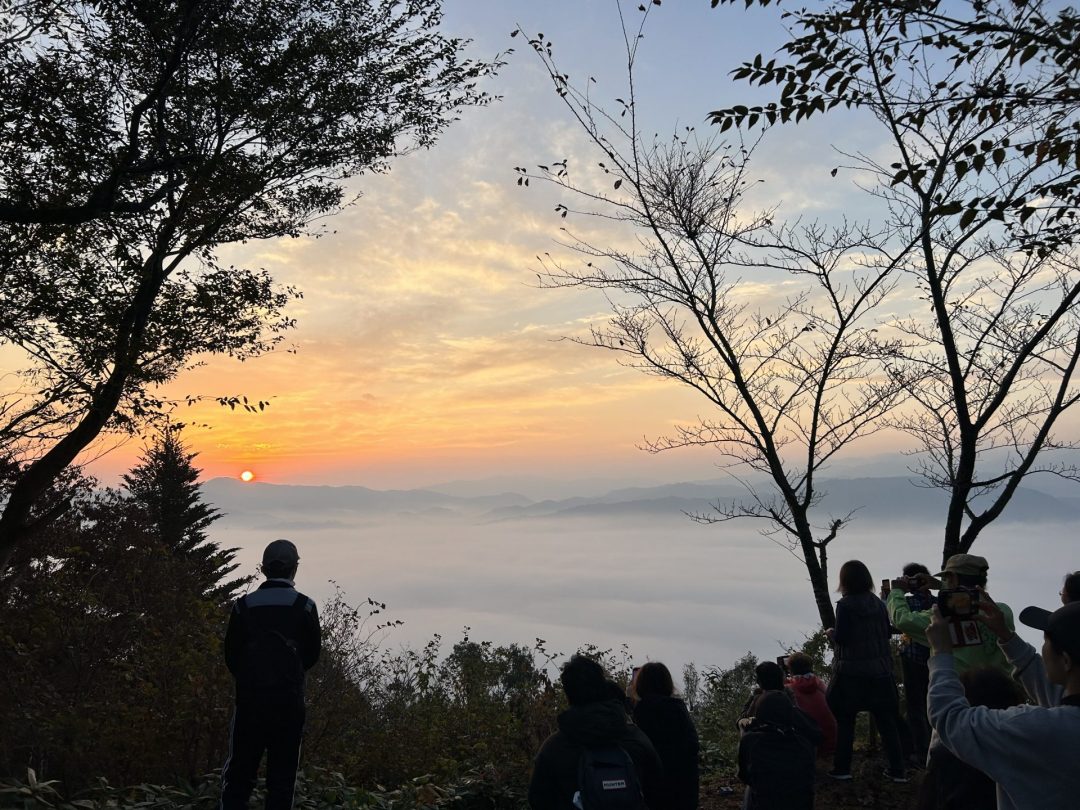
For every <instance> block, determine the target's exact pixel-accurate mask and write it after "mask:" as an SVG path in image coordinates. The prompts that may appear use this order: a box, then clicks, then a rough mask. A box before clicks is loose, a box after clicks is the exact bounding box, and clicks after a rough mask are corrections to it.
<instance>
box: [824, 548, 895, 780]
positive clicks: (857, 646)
mask: <svg viewBox="0 0 1080 810" xmlns="http://www.w3.org/2000/svg"><path fill="white" fill-rule="evenodd" d="M873 589H874V580H873V579H872V578H871V576H870V571H869V570H868V569H867V567H866V566H865V565H864V564H863V563H862V562H861V561H859V560H849V561H848V562H846V563H844V564H843V565H842V566H841V567H840V589H839V590H840V593H841V594H842V598H841V599H840V601H839V602H837V603H836V627H835V628H830V631H829V638H830V640H831V641H832V642H833V645H834V646H835V648H836V655H835V658H834V670H835V674H834V675H833V678H832V681H831V682H830V683H829V688H828V693H827V695H826V699H827V701H828V703H829V708H830V709H832V713H833V716H835V717H836V754H835V755H834V757H833V769H832V770H831V771H830V772H829V776H831V777H832V778H834V779H840V780H845V781H846V780H850V779H851V755H852V749H853V747H854V745H855V718H856V717H857V716H858V714H859V712H861V711H868V712H870V713H871V714H872V715H873V717H874V719H875V720H876V721H877V724H878V731H879V732H880V733H881V742H882V744H883V745H884V747H885V753H886V755H887V756H888V760H889V767H888V770H887V771H886V772H885V775H886V776H887V777H888V778H889V779H891V780H892V781H894V782H906V781H907V777H906V775H905V771H904V756H903V751H902V748H901V745H900V732H899V719H900V711H899V708H900V698H899V695H897V692H896V681H895V680H894V678H893V665H892V650H891V649H890V648H889V636H890V635H891V633H890V628H889V617H888V616H887V615H886V612H885V605H884V604H883V603H882V601H881V600H880V599H878V597H877V596H876V595H875V594H874V593H873Z"/></svg>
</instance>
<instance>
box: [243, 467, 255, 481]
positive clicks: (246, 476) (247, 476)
mask: <svg viewBox="0 0 1080 810" xmlns="http://www.w3.org/2000/svg"><path fill="white" fill-rule="evenodd" d="M240 480H241V481H243V482H244V483H245V484H246V483H248V482H249V481H254V480H255V473H253V472H252V471H251V470H244V471H243V472H242V473H240Z"/></svg>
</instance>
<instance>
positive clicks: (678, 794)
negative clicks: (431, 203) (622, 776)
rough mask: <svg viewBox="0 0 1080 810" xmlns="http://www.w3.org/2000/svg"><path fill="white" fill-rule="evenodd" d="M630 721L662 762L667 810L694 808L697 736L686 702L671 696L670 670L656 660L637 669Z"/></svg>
mask: <svg viewBox="0 0 1080 810" xmlns="http://www.w3.org/2000/svg"><path fill="white" fill-rule="evenodd" d="M634 693H635V697H636V698H637V702H636V703H635V704H634V723H635V724H636V725H637V726H638V728H640V729H641V730H642V731H644V732H645V735H646V736H647V737H648V738H649V740H651V741H652V744H653V748H655V749H656V753H658V754H659V755H660V761H661V762H663V764H664V794H665V795H666V796H667V806H668V807H669V808H670V809H671V810H697V806H698V736H697V729H695V728H694V721H693V720H691V719H690V712H689V711H687V709H686V704H685V703H683V701H682V700H680V699H679V698H677V697H676V696H675V684H674V682H673V681H672V679H671V672H670V671H669V670H668V668H667V667H666V666H664V665H663V664H661V663H660V662H659V661H650V662H649V663H647V664H645V666H643V667H642V668H641V669H640V670H638V673H637V677H636V678H635V680H634Z"/></svg>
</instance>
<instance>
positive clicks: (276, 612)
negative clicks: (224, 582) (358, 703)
mask: <svg viewBox="0 0 1080 810" xmlns="http://www.w3.org/2000/svg"><path fill="white" fill-rule="evenodd" d="M299 561H300V556H299V554H298V553H297V551H296V546H295V545H293V544H292V543H290V542H289V541H288V540H275V541H274V542H272V543H271V544H270V545H268V546H267V547H266V550H265V551H264V552H263V560H262V572H263V574H265V575H266V581H265V582H264V583H263V584H262V585H260V586H259V588H258V589H257V590H256V591H254V592H253V593H249V594H246V595H244V596H241V597H240V598H239V599H237V600H236V603H235V604H234V605H233V609H232V613H231V614H230V616H229V627H228V630H227V631H226V632H225V663H226V664H227V665H228V667H229V671H230V672H232V674H233V677H234V678H235V679H236V710H235V712H234V713H233V720H232V728H231V730H230V732H229V758H228V759H227V760H226V761H225V767H224V768H223V769H222V772H221V810H245V808H246V807H247V803H248V798H249V797H250V796H251V791H252V790H253V789H254V787H255V775H256V773H257V771H258V770H259V762H260V761H261V760H262V756H263V753H264V752H265V753H266V810H290V808H291V807H292V803H293V790H294V788H295V786H296V768H297V765H298V764H299V761H300V738H301V736H302V734H303V730H304V673H305V672H306V671H307V670H309V669H311V667H312V666H314V665H315V662H316V661H317V660H318V659H319V651H320V648H321V635H320V630H319V614H318V611H317V610H316V609H315V603H314V602H313V601H312V600H311V599H309V598H308V597H307V596H305V595H304V594H302V593H299V592H297V590H296V588H295V587H294V584H293V577H295V576H296V568H297V565H298V563H299Z"/></svg>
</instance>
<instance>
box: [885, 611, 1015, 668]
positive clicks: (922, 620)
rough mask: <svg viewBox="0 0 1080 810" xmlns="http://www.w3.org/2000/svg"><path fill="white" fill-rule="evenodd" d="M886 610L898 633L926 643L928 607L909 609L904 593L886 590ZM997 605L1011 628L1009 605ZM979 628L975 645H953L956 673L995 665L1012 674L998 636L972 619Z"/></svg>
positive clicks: (1011, 620)
mask: <svg viewBox="0 0 1080 810" xmlns="http://www.w3.org/2000/svg"><path fill="white" fill-rule="evenodd" d="M885 606H886V607H887V608H888V609H889V621H890V622H892V626H893V627H895V628H896V629H897V630H899V631H900V632H901V633H907V634H908V635H909V636H910V637H911V639H912V641H914V642H916V643H918V644H925V645H926V646H928V647H929V646H930V644H929V642H927V640H926V628H927V627H928V626H929V625H930V619H931V617H932V615H933V614H932V613H931V612H930V611H929V610H920V611H912V610H911V608H909V607H908V603H907V600H906V599H904V592H903V591H899V590H892V591H889V598H888V599H887V600H886V601H885ZM997 606H998V607H999V608H1001V612H1002V613H1003V614H1005V622H1006V624H1008V625H1009V629H1010V630H1013V629H1015V627H1016V625H1015V623H1014V622H1013V612H1012V608H1010V607H1009V606H1008V605H1006V604H1005V603H1004V602H998V603H997ZM975 626H976V627H977V628H978V631H979V642H980V643H979V644H976V645H973V646H970V647H955V648H953V658H954V659H955V662H956V671H957V672H958V673H960V674H963V673H964V672H967V671H968V670H971V669H982V668H984V667H995V668H997V669H1000V670H1001V671H1003V672H1008V673H1009V674H1012V667H1011V666H1009V662H1008V661H1007V660H1006V658H1005V653H1003V652H1002V651H1001V648H1000V647H999V646H998V637H997V636H996V635H994V634H993V633H991V632H990V630H989V628H987V626H986V625H985V624H983V623H982V622H975Z"/></svg>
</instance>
